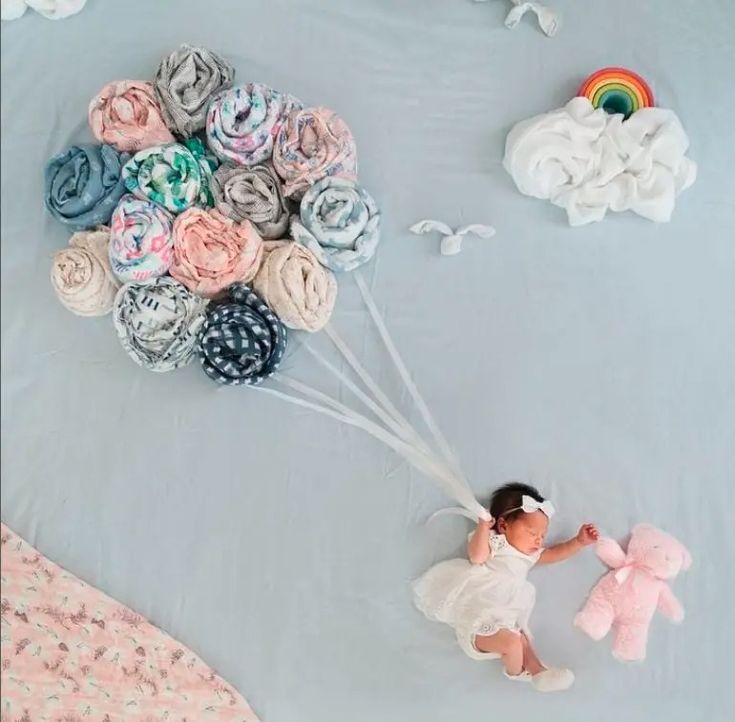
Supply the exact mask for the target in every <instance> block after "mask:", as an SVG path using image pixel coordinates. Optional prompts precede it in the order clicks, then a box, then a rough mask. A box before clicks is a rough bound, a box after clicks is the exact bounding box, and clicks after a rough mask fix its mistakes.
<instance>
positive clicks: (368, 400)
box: [253, 273, 490, 520]
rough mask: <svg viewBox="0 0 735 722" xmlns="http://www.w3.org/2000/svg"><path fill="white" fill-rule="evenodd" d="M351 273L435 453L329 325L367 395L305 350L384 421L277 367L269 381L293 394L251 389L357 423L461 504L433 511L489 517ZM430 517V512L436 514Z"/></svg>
mask: <svg viewBox="0 0 735 722" xmlns="http://www.w3.org/2000/svg"><path fill="white" fill-rule="evenodd" d="M354 277H355V281H356V283H357V287H358V289H359V290H360V294H361V296H362V298H363V301H364V302H365V305H366V306H367V308H368V311H369V312H370V316H371V318H372V320H373V323H374V324H375V326H376V328H377V329H378V333H379V335H380V338H381V340H382V341H383V345H384V346H385V348H386V350H387V351H388V355H389V356H390V357H391V360H392V361H393V364H394V366H395V367H396V370H397V371H398V373H399V375H400V377H401V380H402V381H403V383H404V385H405V386H406V388H407V390H408V392H409V394H410V395H411V397H412V399H413V401H414V403H415V405H416V406H417V408H418V409H419V412H420V413H421V416H422V418H423V420H424V423H425V424H426V426H427V428H428V429H429V431H430V432H431V434H432V436H433V437H434V440H435V441H436V443H437V445H438V446H439V449H440V452H441V453H440V454H439V455H437V454H436V453H434V452H433V451H432V450H431V448H430V447H429V446H428V444H427V443H426V442H425V441H424V440H423V439H422V438H421V436H420V435H419V434H418V432H417V431H416V430H415V429H414V428H413V427H412V426H411V425H410V424H409V423H408V421H406V419H405V418H404V417H403V416H402V414H401V413H400V412H399V411H398V409H397V408H396V407H395V405H394V404H393V403H392V402H391V401H390V399H388V397H387V396H386V395H385V393H384V392H383V391H382V390H381V389H380V387H379V386H378V385H377V383H376V382H375V380H374V379H373V378H372V376H370V374H369V373H368V372H367V371H366V370H365V368H364V367H363V366H362V364H361V363H360V362H359V361H358V360H357V358H356V357H355V355H354V353H353V352H352V351H351V350H350V349H349V347H348V346H347V344H346V343H345V342H344V341H343V340H342V338H341V337H340V336H339V334H338V333H337V332H336V331H335V329H334V328H332V327H331V326H329V325H328V326H327V327H326V331H327V334H328V336H329V338H330V339H331V340H332V342H333V343H334V345H335V346H336V347H337V349H338V350H339V351H340V353H341V354H342V356H343V357H344V358H345V360H346V361H347V363H348V364H349V366H350V367H351V368H352V369H353V371H354V372H355V373H356V374H357V375H358V377H359V378H360V379H361V380H362V382H363V383H364V384H365V387H366V388H367V389H368V390H369V391H370V392H371V393H372V397H371V396H370V395H368V394H367V393H365V392H364V391H363V390H362V389H360V388H359V387H358V386H357V385H356V384H355V383H354V382H352V381H351V380H350V379H349V378H348V377H347V376H346V375H345V374H344V373H343V372H342V371H341V370H340V369H338V368H337V367H336V366H335V365H334V364H332V363H331V362H329V361H328V360H327V359H326V358H324V357H323V356H322V355H321V354H320V353H319V352H317V351H315V350H314V349H312V348H310V347H309V346H308V345H307V346H306V348H307V350H308V351H309V352H310V353H311V354H312V355H313V356H314V357H315V358H316V359H317V360H318V361H319V362H320V363H321V364H322V365H323V366H324V367H325V368H326V369H327V370H329V371H330V372H331V373H332V374H334V375H335V377H336V378H337V379H339V380H340V381H341V382H342V383H344V384H345V386H347V388H348V389H349V390H350V391H351V392H352V393H353V394H354V395H355V396H356V397H357V398H358V399H359V400H360V401H362V403H363V404H365V406H366V407H367V408H368V409H370V411H372V412H373V413H374V414H375V416H376V417H377V418H378V419H379V420H380V421H382V422H383V424H385V427H384V426H381V425H380V424H379V423H377V422H376V421H373V420H371V419H369V418H368V417H366V416H364V415H363V414H361V413H359V412H357V411H355V410H354V409H352V408H350V407H349V406H347V405H345V404H343V403H342V402H341V401H338V400H337V399H334V398H332V397H330V396H329V395H328V394H325V393H323V392H322V391H319V390H317V389H314V388H312V387H311V386H308V385H307V384H304V383H302V382H301V381H298V380H296V379H293V378H291V377H289V376H288V375H286V374H284V373H281V372H278V373H277V374H275V375H274V376H273V380H274V381H277V382H279V383H281V384H282V385H284V386H286V387H287V388H289V389H291V390H292V391H294V392H296V393H295V394H292V393H288V392H285V391H281V390H278V389H273V388H269V387H267V386H255V387H253V388H256V389H258V390H260V391H263V392H265V393H269V394H271V395H273V396H276V397H278V398H281V399H283V400H285V401H288V402H289V403H292V404H296V405H298V406H301V407H303V408H307V409H310V410H312V411H316V412H317V413H321V414H324V415H325V416H329V417H330V418H333V419H336V420H337V421H341V422H342V423H345V424H349V425H351V426H355V427H357V428H360V429H362V430H363V431H365V432H367V433H368V434H370V435H371V436H373V437H374V438H376V439H378V440H379V441H381V442H383V443H384V444H385V445H386V446H388V447H389V448H391V449H393V450H394V451H395V452H396V453H398V454H399V455H401V456H402V457H403V458H404V459H406V460H407V461H409V462H410V463H411V464H413V466H415V467H416V468H417V469H418V470H419V471H422V472H423V473H424V474H426V475H427V476H428V477H429V478H430V479H432V480H433V481H434V482H435V483H436V484H437V485H438V486H439V487H440V488H442V489H443V490H444V491H445V492H446V493H447V494H448V495H449V496H450V497H451V498H453V499H454V500H455V501H456V502H458V503H459V504H461V505H462V509H461V510H459V512H457V510H442V511H441V512H438V513H461V514H462V515H463V516H466V517H468V518H469V519H473V520H477V519H478V518H479V519H489V518H490V515H489V513H488V511H487V509H485V508H484V507H483V506H482V505H481V504H480V503H479V502H478V501H477V499H476V498H475V495H474V493H473V491H472V488H471V487H470V485H469V483H468V482H467V480H466V479H465V477H464V475H463V474H462V470H461V468H460V465H459V462H458V461H457V459H456V457H455V455H454V453H453V452H452V450H451V448H450V446H449V444H448V442H447V441H446V439H445V438H444V435H443V434H442V432H441V430H440V429H439V427H438V425H437V424H436V422H435V420H434V418H433V416H432V415H431V412H430V411H429V408H428V406H427V405H426V402H425V401H424V399H423V398H422V396H421V394H420V393H419V391H418V388H417V387H416V384H415V383H414V382H413V380H412V379H411V377H410V375H409V373H408V370H407V369H406V366H405V364H404V363H403V360H402V358H401V356H400V354H399V353H398V350H397V348H396V346H395V344H394V343H393V340H392V338H391V336H390V333H389V332H388V329H387V327H386V326H385V322H384V321H383V318H382V316H381V315H380V312H379V311H378V308H377V305H376V304H375V301H374V299H373V297H372V295H371V293H370V290H369V289H368V287H367V284H366V283H365V281H364V280H363V279H362V277H361V276H360V275H359V274H358V273H355V274H354ZM386 427H387V428H386ZM434 516H436V514H435V515H434ZM432 518H433V517H432Z"/></svg>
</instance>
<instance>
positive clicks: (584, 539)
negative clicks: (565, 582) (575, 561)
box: [537, 524, 600, 564]
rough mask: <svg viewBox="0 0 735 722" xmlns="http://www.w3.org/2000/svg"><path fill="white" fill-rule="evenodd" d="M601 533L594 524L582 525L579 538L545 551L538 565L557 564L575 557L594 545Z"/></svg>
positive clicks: (576, 537) (573, 538)
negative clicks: (579, 552)
mask: <svg viewBox="0 0 735 722" xmlns="http://www.w3.org/2000/svg"><path fill="white" fill-rule="evenodd" d="M599 536H600V535H599V532H598V531H597V527H596V526H595V525H594V524H582V526H581V527H580V528H579V531H578V532H577V536H575V537H572V538H571V539H568V540H567V541H565V542H562V543H561V544H554V546H553V547H549V548H548V549H544V550H543V551H542V552H541V556H540V557H539V560H538V562H537V563H538V564H555V563H556V562H563V561H564V560H565V559H569V557H572V556H574V555H575V554H576V553H577V552H578V551H580V550H581V549H583V548H584V547H586V546H589V545H590V544H594V543H595V542H596V541H597V540H598V538H599Z"/></svg>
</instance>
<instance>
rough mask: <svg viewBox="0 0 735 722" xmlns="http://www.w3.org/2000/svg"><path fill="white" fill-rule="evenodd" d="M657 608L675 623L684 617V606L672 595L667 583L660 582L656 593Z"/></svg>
mask: <svg viewBox="0 0 735 722" xmlns="http://www.w3.org/2000/svg"><path fill="white" fill-rule="evenodd" d="M657 608H658V610H659V612H661V614H663V615H664V616H665V617H667V618H668V619H670V620H671V621H672V622H676V623H677V624H678V623H679V622H681V621H682V620H683V619H684V607H682V606H681V602H680V601H679V600H678V599H677V598H676V596H674V593H673V592H672V591H671V589H670V588H669V586H668V584H662V585H661V589H660V591H659V595H658V604H657Z"/></svg>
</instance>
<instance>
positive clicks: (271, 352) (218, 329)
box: [200, 283, 287, 386]
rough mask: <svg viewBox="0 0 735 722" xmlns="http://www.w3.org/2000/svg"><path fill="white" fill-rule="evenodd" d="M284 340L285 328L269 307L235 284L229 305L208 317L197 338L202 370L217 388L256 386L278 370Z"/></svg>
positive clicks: (231, 290)
mask: <svg viewBox="0 0 735 722" xmlns="http://www.w3.org/2000/svg"><path fill="white" fill-rule="evenodd" d="M286 339H287V336H286V328H285V327H284V325H283V324H282V323H281V322H280V321H279V320H278V317H277V316H276V314H275V313H273V311H272V310H271V309H270V308H269V307H268V304H267V303H265V301H263V299H262V298H260V296H258V295H257V294H256V293H254V292H253V291H252V290H251V289H250V288H249V287H248V286H246V285H245V284H244V283H236V284H235V285H233V286H231V287H230V290H229V302H228V303H225V304H222V305H221V306H215V307H214V308H213V309H211V310H210V311H209V313H208V314H207V321H206V324H205V326H204V327H203V328H202V331H201V334H200V353H201V361H202V368H203V369H204V373H206V374H207V376H209V378H211V379H213V380H214V381H216V382H217V383H220V384H225V385H228V386H235V385H240V384H245V385H248V386H257V385H258V384H260V383H262V382H263V381H264V380H265V379H267V378H269V377H270V376H272V375H273V374H274V373H275V372H276V371H277V370H278V367H279V366H280V365H281V361H282V359H283V354H284V353H285V351H286Z"/></svg>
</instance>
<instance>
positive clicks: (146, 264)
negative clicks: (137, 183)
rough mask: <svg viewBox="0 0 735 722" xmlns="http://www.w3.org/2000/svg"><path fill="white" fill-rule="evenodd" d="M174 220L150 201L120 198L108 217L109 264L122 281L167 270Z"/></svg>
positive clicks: (170, 256)
mask: <svg viewBox="0 0 735 722" xmlns="http://www.w3.org/2000/svg"><path fill="white" fill-rule="evenodd" d="M173 223H174V219H173V216H171V215H170V214H169V213H167V212H166V211H165V210H164V209H163V208H161V206H159V205H156V204H155V203H153V202H152V201H148V200H143V199H141V198H136V197H135V196H132V195H126V196H123V197H122V199H121V200H120V203H118V206H117V208H116V209H115V212H114V213H113V214H112V220H111V222H110V225H111V233H110V265H111V266H112V271H113V273H114V274H115V275H116V276H117V277H118V278H119V279H120V280H121V281H123V282H125V281H145V280H146V279H148V278H153V277H155V276H160V275H162V274H164V273H166V271H168V269H169V266H170V265H171V261H172V260H173V254H174V240H173V235H172V231H173Z"/></svg>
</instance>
